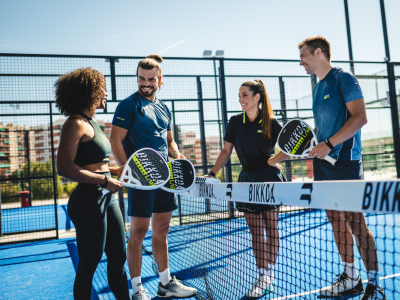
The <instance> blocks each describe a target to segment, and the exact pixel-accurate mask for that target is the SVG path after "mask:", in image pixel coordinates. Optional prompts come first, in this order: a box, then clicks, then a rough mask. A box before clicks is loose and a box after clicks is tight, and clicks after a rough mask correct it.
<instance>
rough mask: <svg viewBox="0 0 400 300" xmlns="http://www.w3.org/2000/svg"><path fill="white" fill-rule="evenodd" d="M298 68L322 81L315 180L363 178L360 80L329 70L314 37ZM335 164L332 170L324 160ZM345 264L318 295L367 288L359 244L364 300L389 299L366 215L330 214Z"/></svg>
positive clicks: (325, 47)
mask: <svg viewBox="0 0 400 300" xmlns="http://www.w3.org/2000/svg"><path fill="white" fill-rule="evenodd" d="M298 47H299V50H300V65H301V66H303V67H304V69H305V70H306V72H307V74H315V75H316V76H317V77H318V79H319V82H318V83H317V85H316V86H315V87H314V91H313V112H314V117H315V125H316V134H317V139H318V142H319V144H318V145H317V146H316V147H314V148H313V149H312V150H311V152H310V155H309V157H313V158H314V161H313V164H314V180H352V179H362V178H363V171H362V161H361V158H362V146H361V128H362V127H363V126H364V125H365V124H366V123H367V113H366V109H365V103H364V97H363V94H362V91H361V88H360V85H359V84H358V81H357V79H356V77H355V76H354V75H353V74H351V73H350V72H348V71H345V70H343V69H341V68H337V67H333V66H332V65H331V47H330V44H329V42H328V40H326V39H325V38H323V37H321V36H313V37H310V38H308V39H305V40H304V41H302V42H301V43H300V44H299V45H298ZM327 155H329V156H331V157H333V158H335V159H337V162H336V164H335V165H334V166H332V165H331V164H330V163H329V162H327V161H326V160H323V158H324V157H325V156H327ZM326 213H327V215H328V219H329V221H330V223H331V224H332V227H333V230H334V237H335V241H336V245H337V247H338V250H339V253H340V257H341V259H342V263H343V267H344V272H343V274H341V275H340V277H339V279H338V280H337V281H336V282H335V283H334V284H332V285H331V286H329V287H326V288H324V289H322V290H321V292H320V295H321V296H324V297H334V296H337V295H343V294H357V293H359V294H361V293H362V292H363V291H364V287H363V284H362V281H361V278H360V276H359V275H358V273H357V269H356V266H355V260H354V250H353V249H354V241H353V236H354V238H355V239H356V242H357V246H358V249H359V252H360V255H361V257H362V259H363V262H364V265H365V268H366V270H367V274H368V286H367V288H366V290H365V293H364V295H363V297H362V300H372V299H374V300H375V299H377V300H378V299H386V298H385V294H384V292H383V290H382V288H381V286H380V284H379V267H378V256H377V251H376V244H375V239H374V237H373V235H372V233H371V231H370V230H369V229H368V227H367V225H366V222H365V216H364V214H363V213H356V212H346V211H331V210H327V211H326Z"/></svg>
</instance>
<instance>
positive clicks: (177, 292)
mask: <svg viewBox="0 0 400 300" xmlns="http://www.w3.org/2000/svg"><path fill="white" fill-rule="evenodd" d="M196 293H197V290H196V289H195V288H191V287H188V286H186V285H183V284H182V283H180V281H179V280H178V279H176V277H175V276H174V278H173V279H171V281H170V282H169V283H168V284H166V285H162V284H161V282H160V283H159V284H158V292H157V296H158V297H160V298H167V297H182V298H183V297H190V296H193V295H194V294H196Z"/></svg>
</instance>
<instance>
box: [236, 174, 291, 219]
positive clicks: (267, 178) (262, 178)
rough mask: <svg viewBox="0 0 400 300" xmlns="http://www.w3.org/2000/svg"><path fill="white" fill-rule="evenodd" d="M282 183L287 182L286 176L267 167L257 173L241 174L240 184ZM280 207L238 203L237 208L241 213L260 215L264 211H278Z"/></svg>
mask: <svg viewBox="0 0 400 300" xmlns="http://www.w3.org/2000/svg"><path fill="white" fill-rule="evenodd" d="M271 181H272V182H282V181H286V178H285V176H284V175H283V174H282V172H281V171H280V170H278V169H277V168H274V167H267V168H265V169H263V170H261V171H257V172H243V171H241V172H240V174H239V179H238V182H271ZM279 206H280V205H268V204H249V203H241V202H237V203H236V208H237V209H238V211H240V212H245V213H250V214H254V215H259V214H261V212H263V211H269V210H273V209H276V208H277V207H279Z"/></svg>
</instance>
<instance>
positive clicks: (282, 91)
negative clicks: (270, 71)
mask: <svg viewBox="0 0 400 300" xmlns="http://www.w3.org/2000/svg"><path fill="white" fill-rule="evenodd" d="M279 94H280V98H281V110H282V124H283V126H285V125H286V123H287V110H286V96H285V82H284V81H283V78H282V76H279ZM285 173H286V179H287V181H292V162H291V161H290V160H289V159H288V160H286V161H285Z"/></svg>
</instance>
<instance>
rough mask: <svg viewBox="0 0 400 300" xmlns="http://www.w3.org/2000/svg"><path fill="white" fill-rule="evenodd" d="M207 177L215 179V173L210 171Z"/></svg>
mask: <svg viewBox="0 0 400 300" xmlns="http://www.w3.org/2000/svg"><path fill="white" fill-rule="evenodd" d="M207 175H211V176H212V177H214V178H215V173H214V172H213V171H210V172H208V174H207Z"/></svg>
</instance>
